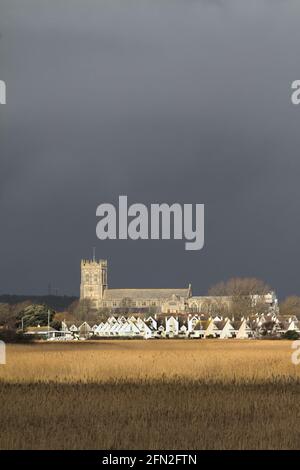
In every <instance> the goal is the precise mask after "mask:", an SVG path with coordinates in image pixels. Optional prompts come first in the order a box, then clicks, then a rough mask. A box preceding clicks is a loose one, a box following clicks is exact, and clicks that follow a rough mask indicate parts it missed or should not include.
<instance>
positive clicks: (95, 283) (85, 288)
mask: <svg viewBox="0 0 300 470" xmlns="http://www.w3.org/2000/svg"><path fill="white" fill-rule="evenodd" d="M105 289H107V261H106V260H102V259H101V260H99V261H96V260H95V259H93V260H86V259H84V260H81V283H80V299H89V300H90V301H91V302H92V306H93V307H95V308H98V306H99V302H100V301H101V300H102V299H103V295H104V291H105Z"/></svg>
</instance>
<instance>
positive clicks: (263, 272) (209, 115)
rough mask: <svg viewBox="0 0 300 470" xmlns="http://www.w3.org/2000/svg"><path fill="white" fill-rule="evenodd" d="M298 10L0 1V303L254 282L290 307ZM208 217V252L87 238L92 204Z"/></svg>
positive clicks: (110, 0)
mask: <svg viewBox="0 0 300 470" xmlns="http://www.w3.org/2000/svg"><path fill="white" fill-rule="evenodd" d="M299 14H300V6H299V2H298V1H297V0H295V1H283V0H282V1H279V0H272V1H271V0H269V1H267V0H254V1H249V0H224V1H222V0H202V1H201V0H188V1H187V0H118V1H117V0H102V1H101V0H97V1H96V0H94V1H91V0H84V1H83V0H81V1H78V0H72V1H71V0H65V1H63V2H61V1H58V0H51V1H50V0H49V1H46V0H44V1H42V2H41V1H39V0H19V1H16V0H0V32H1V39H0V79H2V80H5V81H6V83H7V105H5V106H4V105H0V159H1V160H0V161H1V168H0V214H1V226H0V292H1V293H41V294H42V293H47V286H48V283H49V282H51V283H52V286H54V287H57V288H59V292H60V293H67V294H78V291H79V263H80V259H81V258H82V257H90V256H91V253H92V247H93V246H96V250H97V256H99V257H102V258H107V259H108V262H109V285H110V287H181V286H185V285H187V284H188V283H189V282H191V283H192V285H193V290H194V292H195V293H198V294H201V293H205V292H206V291H207V289H208V288H209V286H210V285H212V284H214V283H215V282H217V281H219V280H223V279H226V278H229V277H231V276H257V277H259V278H262V279H264V280H265V281H267V282H268V283H270V284H271V285H272V286H273V287H274V288H275V289H276V290H277V292H278V294H279V295H280V296H284V295H288V294H299V295H300V243H299V240H300V211H299V199H300V155H299V150H300V146H299V143H300V132H299V123H300V106H299V107H297V106H293V105H292V104H291V100H290V94H291V92H290V87H291V83H292V81H294V80H296V79H300V63H299V44H300V28H299ZM119 194H127V195H128V198H129V202H130V203H133V202H140V203H145V204H150V203H155V202H167V203H173V202H180V203H194V204H195V203H204V204H205V211H206V214H205V224H206V227H205V246H204V248H203V250H201V251H185V250H184V242H183V241H99V240H97V238H96V233H95V228H96V222H97V220H96V215H95V212H96V207H97V206H98V204H100V203H101V202H112V203H116V202H117V198H118V195H119Z"/></svg>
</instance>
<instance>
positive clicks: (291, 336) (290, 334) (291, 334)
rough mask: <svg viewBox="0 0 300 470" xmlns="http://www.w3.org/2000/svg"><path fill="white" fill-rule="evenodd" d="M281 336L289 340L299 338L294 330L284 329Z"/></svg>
mask: <svg viewBox="0 0 300 470" xmlns="http://www.w3.org/2000/svg"><path fill="white" fill-rule="evenodd" d="M282 337H283V338H284V339H291V340H295V339H299V338H300V335H299V333H297V331H295V330H290V331H286V332H285V333H284V334H283V335H282Z"/></svg>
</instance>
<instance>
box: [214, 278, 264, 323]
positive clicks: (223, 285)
mask: <svg viewBox="0 0 300 470" xmlns="http://www.w3.org/2000/svg"><path fill="white" fill-rule="evenodd" d="M270 290H271V289H270V286H268V284H266V283H265V282H264V281H262V280H260V279H256V278H252V277H249V278H248V277H246V278H239V277H237V278H232V279H229V280H228V281H226V282H223V281H222V282H219V283H218V284H216V285H215V286H213V287H211V288H210V289H209V295H211V296H216V297H218V296H226V297H230V314H231V315H233V316H234V317H235V318H241V317H242V316H251V315H253V314H255V313H266V312H267V311H268V309H269V306H268V304H267V303H266V302H265V297H264V296H265V295H266V294H267V293H268V292H270Z"/></svg>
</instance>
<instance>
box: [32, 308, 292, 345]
mask: <svg viewBox="0 0 300 470" xmlns="http://www.w3.org/2000/svg"><path fill="white" fill-rule="evenodd" d="M287 331H296V332H297V333H300V322H299V321H298V319H297V318H296V317H294V316H289V317H286V316H280V315H276V314H268V315H255V316H253V317H252V318H241V319H240V320H234V319H233V318H232V319H230V318H228V317H226V318H223V317H222V316H215V317H207V316H205V315H198V314H197V315H181V316H174V315H172V316H149V317H147V318H141V317H138V316H134V315H132V316H118V317H116V316H110V317H109V318H108V319H107V321H105V322H101V323H99V324H94V325H90V324H89V323H88V322H83V323H81V324H79V325H76V324H68V323H67V322H65V321H64V322H62V328H61V330H60V331H57V330H54V329H53V328H49V327H35V328H30V329H29V330H28V331H27V334H34V335H39V336H40V337H41V338H45V339H49V340H76V339H90V338H93V337H94V338H107V337H114V338H122V337H123V338H129V337H130V338H142V339H151V338H220V339H228V338H237V339H247V338H259V337H262V336H266V335H272V336H278V337H280V336H281V335H282V334H284V333H286V332H287Z"/></svg>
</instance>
